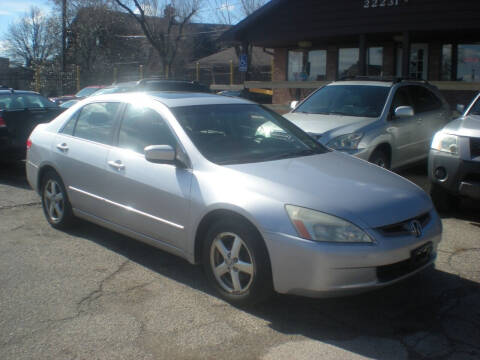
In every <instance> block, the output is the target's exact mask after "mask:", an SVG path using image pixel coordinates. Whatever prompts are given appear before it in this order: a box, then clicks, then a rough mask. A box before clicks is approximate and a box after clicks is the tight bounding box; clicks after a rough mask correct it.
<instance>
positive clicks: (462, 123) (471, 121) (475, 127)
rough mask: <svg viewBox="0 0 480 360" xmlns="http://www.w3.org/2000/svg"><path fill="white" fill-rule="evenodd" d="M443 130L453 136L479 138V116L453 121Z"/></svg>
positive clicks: (469, 116)
mask: <svg viewBox="0 0 480 360" xmlns="http://www.w3.org/2000/svg"><path fill="white" fill-rule="evenodd" d="M443 130H444V131H446V132H448V133H450V134H453V135H459V136H468V137H480V115H468V116H465V117H460V118H458V119H455V120H453V121H451V122H449V123H448V124H447V125H446V126H445V127H444V128H443Z"/></svg>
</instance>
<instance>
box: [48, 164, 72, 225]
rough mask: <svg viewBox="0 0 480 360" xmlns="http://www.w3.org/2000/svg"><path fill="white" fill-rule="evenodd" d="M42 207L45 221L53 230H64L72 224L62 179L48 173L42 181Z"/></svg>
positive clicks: (51, 172) (70, 210)
mask: <svg viewBox="0 0 480 360" xmlns="http://www.w3.org/2000/svg"><path fill="white" fill-rule="evenodd" d="M41 189H42V193H41V194H42V207H43V212H44V213H45V217H46V218H47V221H48V222H49V223H50V225H52V226H53V227H54V228H57V229H66V228H68V227H69V226H71V225H72V223H73V219H74V216H73V212H72V207H71V205H70V202H69V200H68V197H67V192H66V191H65V186H64V185H63V182H62V179H60V176H58V175H57V174H56V173H55V172H53V171H49V172H47V173H46V174H45V176H44V177H43V179H42V188H41Z"/></svg>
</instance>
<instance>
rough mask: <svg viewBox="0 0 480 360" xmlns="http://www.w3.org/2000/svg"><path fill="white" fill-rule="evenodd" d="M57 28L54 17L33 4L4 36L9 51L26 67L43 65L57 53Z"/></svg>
mask: <svg viewBox="0 0 480 360" xmlns="http://www.w3.org/2000/svg"><path fill="white" fill-rule="evenodd" d="M55 29H56V26H55V24H54V22H53V20H52V18H49V17H47V16H46V15H44V14H43V13H42V11H41V10H40V9H39V8H38V7H36V6H32V7H30V9H29V10H28V12H26V13H25V15H24V16H23V17H22V18H21V19H20V20H18V21H16V22H14V23H12V24H11V25H10V26H9V27H8V30H7V31H6V33H5V37H4V39H5V41H6V48H7V53H8V54H9V55H10V56H12V57H13V58H17V59H19V60H21V61H22V62H23V63H24V64H25V66H26V67H32V66H35V65H41V64H43V63H45V62H46V61H47V60H50V59H51V58H52V57H53V56H54V55H55V54H56V50H57V43H58V36H57V34H56V32H55Z"/></svg>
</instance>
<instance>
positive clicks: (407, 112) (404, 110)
mask: <svg viewBox="0 0 480 360" xmlns="http://www.w3.org/2000/svg"><path fill="white" fill-rule="evenodd" d="M394 115H395V117H397V118H407V117H411V116H413V115H415V111H413V108H412V107H411V106H399V107H397V108H396V109H395V113H394Z"/></svg>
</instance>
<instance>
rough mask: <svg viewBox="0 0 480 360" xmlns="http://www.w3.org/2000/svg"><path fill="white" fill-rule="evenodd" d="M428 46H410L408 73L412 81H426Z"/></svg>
mask: <svg viewBox="0 0 480 360" xmlns="http://www.w3.org/2000/svg"><path fill="white" fill-rule="evenodd" d="M427 75H428V44H411V45H410V73H409V77H410V78H412V79H419V80H427Z"/></svg>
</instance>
